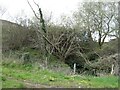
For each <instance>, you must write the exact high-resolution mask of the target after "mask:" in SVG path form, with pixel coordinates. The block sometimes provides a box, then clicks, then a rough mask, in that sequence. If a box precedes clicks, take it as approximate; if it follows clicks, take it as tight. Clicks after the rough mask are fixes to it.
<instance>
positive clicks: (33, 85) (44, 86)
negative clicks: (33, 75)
mask: <svg viewBox="0 0 120 90" xmlns="http://www.w3.org/2000/svg"><path fill="white" fill-rule="evenodd" d="M6 78H7V79H9V80H12V81H15V82H19V83H23V84H24V85H25V87H26V88H55V87H51V86H48V85H41V84H39V83H33V82H31V81H28V80H17V79H15V78H13V77H8V76H6Z"/></svg>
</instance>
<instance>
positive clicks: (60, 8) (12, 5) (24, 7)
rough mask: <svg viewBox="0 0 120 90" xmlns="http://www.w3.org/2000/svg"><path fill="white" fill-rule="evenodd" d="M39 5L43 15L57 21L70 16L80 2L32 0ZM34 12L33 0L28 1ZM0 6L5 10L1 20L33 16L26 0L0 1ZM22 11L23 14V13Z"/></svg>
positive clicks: (71, 0)
mask: <svg viewBox="0 0 120 90" xmlns="http://www.w3.org/2000/svg"><path fill="white" fill-rule="evenodd" d="M34 1H35V2H36V3H38V4H39V6H40V7H41V9H42V11H43V12H44V13H45V14H48V15H50V13H52V17H54V19H59V18H60V17H61V15H68V16H71V15H72V12H74V11H75V10H77V8H78V5H79V2H82V0H34ZM29 2H30V3H31V5H32V6H33V8H34V9H35V11H37V8H36V7H35V4H34V3H33V0H29ZM0 6H2V7H4V8H6V13H5V14H4V15H3V16H2V17H1V18H2V19H7V20H11V19H12V18H14V17H15V16H17V15H18V14H19V15H22V14H26V15H27V16H28V17H31V16H33V12H32V10H31V9H30V6H29V5H28V3H27V0H0ZM23 11H24V12H23Z"/></svg>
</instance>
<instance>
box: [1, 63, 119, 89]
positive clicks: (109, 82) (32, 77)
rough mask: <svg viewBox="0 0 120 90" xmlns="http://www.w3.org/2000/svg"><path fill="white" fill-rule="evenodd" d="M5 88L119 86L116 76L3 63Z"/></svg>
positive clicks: (3, 83)
mask: <svg viewBox="0 0 120 90" xmlns="http://www.w3.org/2000/svg"><path fill="white" fill-rule="evenodd" d="M2 73H3V74H2V85H3V88H23V87H31V88H32V87H45V88H46V87H77V88H78V87H97V88H101V87H112V88H115V87H118V78H117V77H115V76H104V77H93V76H80V75H76V76H75V75H74V76H73V75H65V74H63V73H56V72H53V71H50V70H41V69H38V68H35V67H33V66H31V65H26V66H23V65H20V64H16V63H4V62H3V64H2Z"/></svg>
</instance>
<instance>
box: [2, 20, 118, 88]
mask: <svg viewBox="0 0 120 90" xmlns="http://www.w3.org/2000/svg"><path fill="white" fill-rule="evenodd" d="M1 21H2V45H3V46H2V55H3V60H2V61H3V63H2V69H3V74H2V82H3V87H4V88H12V87H14V88H28V87H31V88H32V87H35V88H41V87H44V88H47V87H48V88H50V87H55V88H57V87H64V88H66V87H67V88H86V87H87V88H91V87H92V88H100V87H103V88H104V87H107V88H108V87H112V88H116V87H118V83H117V79H118V76H117V75H118V64H117V62H118V58H117V56H118V54H117V46H118V42H117V39H116V40H111V41H110V42H107V43H105V44H104V45H103V47H102V49H99V48H98V46H97V45H96V44H97V42H95V43H94V44H95V45H94V46H95V47H92V48H93V49H94V51H93V50H92V49H91V48H90V47H89V43H88V42H84V41H83V42H82V41H80V42H78V41H77V40H76V41H75V42H74V45H75V44H76V42H78V43H80V45H81V47H83V48H85V47H86V48H89V49H86V48H85V49H83V50H82V49H81V50H80V51H81V52H80V53H81V54H78V51H79V49H75V50H73V51H72V52H70V54H69V53H68V57H67V58H65V59H64V58H59V57H58V55H59V56H60V55H61V54H62V55H64V54H63V53H64V52H65V51H64V50H67V49H68V50H69V44H71V42H70V41H69V40H71V39H70V38H68V36H69V35H71V36H72V34H71V31H67V30H68V29H65V28H62V29H61V27H51V28H50V31H49V34H48V36H49V37H48V39H49V40H51V41H52V40H54V43H55V40H56V41H57V38H61V39H59V40H61V41H59V43H60V44H59V43H58V46H57V47H60V49H61V47H62V49H61V50H63V51H64V52H63V53H58V51H57V50H56V49H54V48H53V47H51V46H49V45H48V47H47V49H48V52H49V54H48V57H47V60H46V58H45V53H44V40H43V39H42V38H38V36H37V33H36V32H35V30H29V29H28V28H26V27H22V26H20V25H18V24H16V23H12V22H9V21H6V20H1ZM56 29H57V31H55V30H56ZM64 30H66V31H65V32H63V31H64ZM61 33H62V34H63V33H65V34H63V37H62V36H61V35H62V34H61ZM57 36H60V37H57ZM78 36H79V35H78ZM55 37H56V38H55ZM79 38H81V37H79ZM39 39H40V40H39ZM66 42H68V43H67V44H66ZM62 45H64V46H65V45H66V46H65V47H63V46H62ZM67 45H68V46H67ZM74 45H73V46H74ZM71 47H72V46H71ZM66 48H67V49H66ZM72 49H73V48H72ZM50 51H52V53H51V52H50ZM80 55H81V56H80ZM60 57H61V56H60ZM86 60H89V61H90V63H92V64H90V65H89V64H88V63H87V62H86ZM74 63H76V64H77V65H76V71H75V72H74ZM106 63H107V64H106ZM113 65H114V67H112V66H113ZM112 69H113V71H112ZM18 72H21V73H18ZM111 72H113V73H112V74H111ZM16 82H17V83H16Z"/></svg>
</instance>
